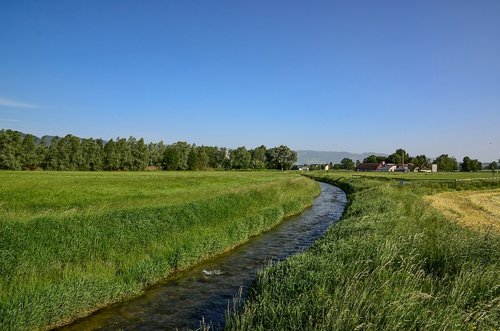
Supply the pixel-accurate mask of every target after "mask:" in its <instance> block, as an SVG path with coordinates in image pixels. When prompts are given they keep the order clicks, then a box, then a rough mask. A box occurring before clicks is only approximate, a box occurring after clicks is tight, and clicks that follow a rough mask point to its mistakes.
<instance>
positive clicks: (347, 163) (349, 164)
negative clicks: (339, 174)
mask: <svg viewBox="0 0 500 331" xmlns="http://www.w3.org/2000/svg"><path fill="white" fill-rule="evenodd" d="M340 166H341V168H342V169H345V170H354V168H355V164H354V161H353V160H351V159H349V158H347V157H345V158H343V159H342V160H341V161H340Z"/></svg>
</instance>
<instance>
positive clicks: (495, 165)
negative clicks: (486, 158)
mask: <svg viewBox="0 0 500 331" xmlns="http://www.w3.org/2000/svg"><path fill="white" fill-rule="evenodd" d="M487 169H489V170H491V171H492V172H495V171H496V170H497V169H498V163H497V162H496V161H493V162H491V163H490V164H488V167H487Z"/></svg>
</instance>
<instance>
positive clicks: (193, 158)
mask: <svg viewBox="0 0 500 331" xmlns="http://www.w3.org/2000/svg"><path fill="white" fill-rule="evenodd" d="M187 165H188V169H189V170H198V150H197V149H196V146H192V147H191V149H190V150H189V154H188V160H187Z"/></svg>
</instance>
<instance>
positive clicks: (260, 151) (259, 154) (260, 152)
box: [250, 145, 267, 169]
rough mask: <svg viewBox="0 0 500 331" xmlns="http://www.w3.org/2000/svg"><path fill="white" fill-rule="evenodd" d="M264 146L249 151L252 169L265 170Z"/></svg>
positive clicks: (265, 149)
mask: <svg viewBox="0 0 500 331" xmlns="http://www.w3.org/2000/svg"><path fill="white" fill-rule="evenodd" d="M266 151H267V148H266V146H264V145H262V146H259V147H256V148H254V149H252V150H251V151H250V154H251V156H252V157H251V167H252V168H253V169H265V168H266Z"/></svg>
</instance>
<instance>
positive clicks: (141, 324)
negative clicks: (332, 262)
mask: <svg viewBox="0 0 500 331" xmlns="http://www.w3.org/2000/svg"><path fill="white" fill-rule="evenodd" d="M320 185H321V194H320V195H319V196H318V197H317V198H316V199H315V201H314V203H313V205H312V207H311V208H308V209H306V210H304V211H303V212H302V213H301V214H299V215H296V216H293V217H290V218H289V219H288V220H286V221H285V222H283V223H281V224H279V225H278V226H276V227H274V228H273V229H272V230H270V231H268V232H266V233H264V234H262V235H259V236H256V237H254V238H252V239H251V240H250V241H248V242H247V243H245V244H243V245H241V246H239V247H237V248H235V249H233V250H231V251H229V252H227V253H225V254H222V255H219V256H217V257H215V258H213V259H211V260H208V261H206V262H203V263H200V264H198V265H196V266H194V267H193V268H191V269H189V270H186V271H183V272H180V273H178V274H176V275H174V276H173V277H170V278H168V279H167V280H165V281H164V282H162V283H159V284H157V285H155V286H154V287H151V288H149V289H147V290H146V292H145V293H144V295H142V296H140V297H137V298H133V299H131V300H127V301H123V302H120V303H118V304H115V305H113V306H110V307H108V308H105V309H102V310H99V311H98V312H96V313H95V314H93V315H91V316H89V317H87V318H84V319H81V320H78V321H76V322H75V323H73V324H70V325H68V326H65V327H63V328H62V330H117V329H120V330H132V329H133V330H136V329H142V330H165V329H176V328H178V329H185V328H199V327H200V323H201V322H200V321H201V319H202V317H203V318H204V320H205V322H210V321H211V322H212V323H213V324H214V326H219V327H222V326H223V324H224V313H225V312H226V310H227V308H228V305H230V304H231V303H232V302H233V298H234V296H235V295H237V294H238V293H239V291H240V289H241V290H242V292H243V293H245V291H246V289H247V288H248V286H249V285H250V284H251V283H252V281H253V280H254V279H255V278H256V274H257V272H258V271H259V270H260V269H262V268H263V267H265V266H267V265H268V264H269V262H270V261H273V262H275V261H279V260H282V259H285V258H286V257H288V256H290V255H292V254H295V253H297V252H300V251H302V250H304V249H305V248H307V247H309V246H311V245H312V243H313V242H314V241H315V240H316V239H318V238H319V237H320V236H321V235H322V234H323V233H324V232H325V231H326V229H327V228H328V227H329V226H330V225H331V224H333V223H334V222H336V221H338V220H339V219H340V217H341V216H342V213H343V211H344V208H345V205H346V203H347V198H346V195H345V193H344V192H343V191H342V190H340V189H339V188H337V187H335V186H333V185H330V184H326V183H320Z"/></svg>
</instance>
